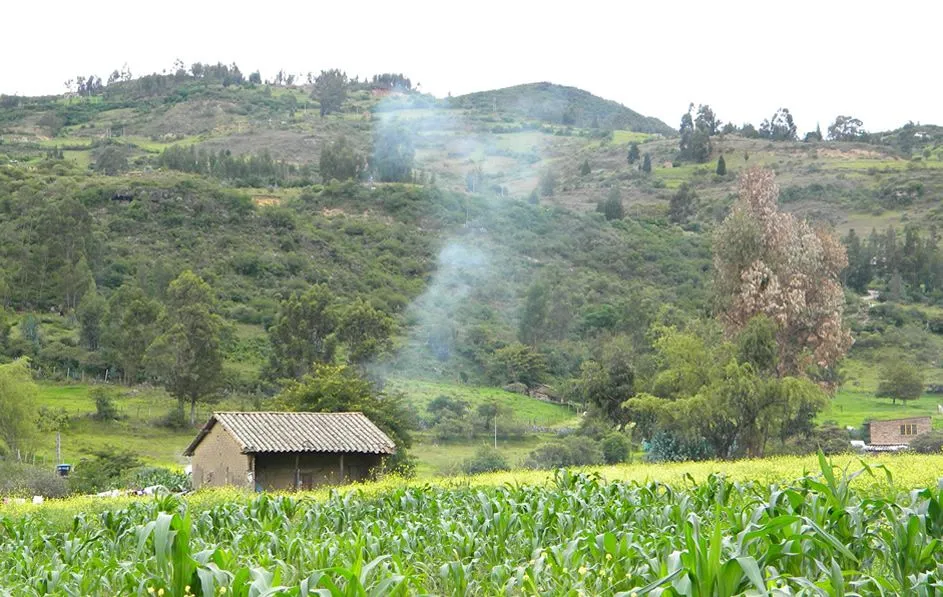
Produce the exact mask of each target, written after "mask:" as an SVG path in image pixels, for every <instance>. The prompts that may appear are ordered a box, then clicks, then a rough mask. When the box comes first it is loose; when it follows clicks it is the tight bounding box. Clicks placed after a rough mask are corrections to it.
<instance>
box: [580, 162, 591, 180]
mask: <svg viewBox="0 0 943 597" xmlns="http://www.w3.org/2000/svg"><path fill="white" fill-rule="evenodd" d="M590 172H592V168H590V167H589V160H583V163H582V164H581V165H580V176H586V175H588V174H589V173H590Z"/></svg>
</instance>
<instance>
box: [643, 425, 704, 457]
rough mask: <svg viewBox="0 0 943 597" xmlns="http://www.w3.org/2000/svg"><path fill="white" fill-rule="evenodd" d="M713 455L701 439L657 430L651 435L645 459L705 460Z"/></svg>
mask: <svg viewBox="0 0 943 597" xmlns="http://www.w3.org/2000/svg"><path fill="white" fill-rule="evenodd" d="M713 456H714V454H713V452H712V451H711V448H710V445H709V444H708V443H707V442H706V441H705V440H703V439H700V440H693V441H692V440H685V439H681V438H678V437H675V436H674V435H671V434H670V433H667V432H659V433H656V434H655V435H654V436H653V437H652V440H651V442H650V443H649V449H648V454H646V455H645V459H646V460H648V461H649V462H683V461H685V460H707V459H709V458H711V457H713Z"/></svg>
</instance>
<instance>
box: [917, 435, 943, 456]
mask: <svg viewBox="0 0 943 597" xmlns="http://www.w3.org/2000/svg"><path fill="white" fill-rule="evenodd" d="M910 449H911V450H913V451H914V452H916V453H918V454H939V453H940V452H941V451H943V431H940V430H935V431H929V432H927V433H921V434H920V435H918V436H917V437H915V438H913V439H912V440H911V441H910Z"/></svg>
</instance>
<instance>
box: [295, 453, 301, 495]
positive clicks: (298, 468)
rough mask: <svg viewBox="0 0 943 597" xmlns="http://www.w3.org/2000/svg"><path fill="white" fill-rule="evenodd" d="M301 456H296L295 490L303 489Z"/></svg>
mask: <svg viewBox="0 0 943 597" xmlns="http://www.w3.org/2000/svg"><path fill="white" fill-rule="evenodd" d="M299 460H300V458H299V456H298V454H295V489H296V490H298V489H301V464H300V463H299Z"/></svg>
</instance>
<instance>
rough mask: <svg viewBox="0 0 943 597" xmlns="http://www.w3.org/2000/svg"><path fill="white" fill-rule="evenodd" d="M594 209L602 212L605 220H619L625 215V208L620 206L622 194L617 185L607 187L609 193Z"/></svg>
mask: <svg viewBox="0 0 943 597" xmlns="http://www.w3.org/2000/svg"><path fill="white" fill-rule="evenodd" d="M596 211H598V212H600V213H602V214H603V215H604V216H605V217H606V220H607V221H610V222H611V221H612V220H621V219H622V218H624V217H625V208H624V207H623V206H622V194H621V193H620V192H619V188H618V187H612V188H611V189H609V195H608V196H607V197H606V199H605V201H601V202H600V203H599V205H598V206H597V208H596Z"/></svg>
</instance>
